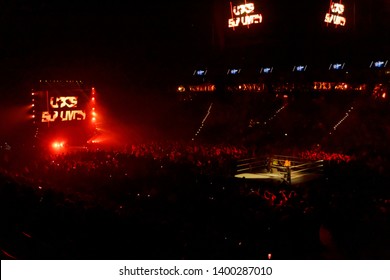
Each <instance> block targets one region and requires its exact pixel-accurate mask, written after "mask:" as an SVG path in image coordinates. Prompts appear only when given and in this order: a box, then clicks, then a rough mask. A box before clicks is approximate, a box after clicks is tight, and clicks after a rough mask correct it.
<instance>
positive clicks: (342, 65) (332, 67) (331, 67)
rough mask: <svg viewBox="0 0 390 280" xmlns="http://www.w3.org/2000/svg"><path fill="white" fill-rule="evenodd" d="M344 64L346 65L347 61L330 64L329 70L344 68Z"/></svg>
mask: <svg viewBox="0 0 390 280" xmlns="http://www.w3.org/2000/svg"><path fill="white" fill-rule="evenodd" d="M344 66H345V63H343V64H341V63H334V64H330V66H329V70H342V69H344Z"/></svg>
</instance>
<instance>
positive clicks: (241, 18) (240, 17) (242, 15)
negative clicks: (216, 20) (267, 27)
mask: <svg viewBox="0 0 390 280" xmlns="http://www.w3.org/2000/svg"><path fill="white" fill-rule="evenodd" d="M230 12H231V18H229V20H228V26H229V28H233V30H234V28H235V27H238V26H239V25H243V26H248V28H249V25H251V24H257V23H261V22H262V21H263V16H262V15H261V14H256V13H255V4H253V3H246V1H245V3H244V4H241V5H238V6H233V4H232V2H230Z"/></svg>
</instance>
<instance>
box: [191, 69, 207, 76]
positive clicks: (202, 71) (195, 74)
mask: <svg viewBox="0 0 390 280" xmlns="http://www.w3.org/2000/svg"><path fill="white" fill-rule="evenodd" d="M206 74H207V70H195V71H194V74H193V75H194V76H206Z"/></svg>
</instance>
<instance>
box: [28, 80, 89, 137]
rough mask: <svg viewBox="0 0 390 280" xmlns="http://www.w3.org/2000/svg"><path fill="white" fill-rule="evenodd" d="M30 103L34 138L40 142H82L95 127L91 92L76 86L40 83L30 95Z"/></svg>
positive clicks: (77, 84)
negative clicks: (34, 131)
mask: <svg viewBox="0 0 390 280" xmlns="http://www.w3.org/2000/svg"><path fill="white" fill-rule="evenodd" d="M31 101H32V105H31V107H32V119H33V123H34V125H35V126H36V128H37V129H36V131H37V133H36V138H39V139H41V140H43V141H52V140H53V139H64V140H66V141H67V142H69V143H70V142H82V141H84V140H85V139H86V138H88V135H90V134H91V131H93V129H94V128H95V127H96V122H95V121H96V117H95V115H96V111H95V92H94V88H92V89H91V88H87V87H84V86H83V85H82V84H79V83H61V82H58V83H49V82H48V83H40V84H39V85H38V86H37V87H36V89H33V91H32V92H31ZM75 139H77V140H80V141H73V140H75ZM81 140H82V141H81Z"/></svg>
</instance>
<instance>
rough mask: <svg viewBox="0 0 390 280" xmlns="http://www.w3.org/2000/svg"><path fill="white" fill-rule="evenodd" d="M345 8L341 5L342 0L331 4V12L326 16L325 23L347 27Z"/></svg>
mask: <svg viewBox="0 0 390 280" xmlns="http://www.w3.org/2000/svg"><path fill="white" fill-rule="evenodd" d="M344 12H345V6H344V4H342V3H341V0H340V1H339V2H338V3H337V2H332V1H331V2H330V6H329V10H328V12H327V13H326V14H325V20H324V21H325V22H326V24H327V25H329V24H332V25H334V26H336V27H337V26H345V24H346V22H347V19H346V18H345V16H344Z"/></svg>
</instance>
